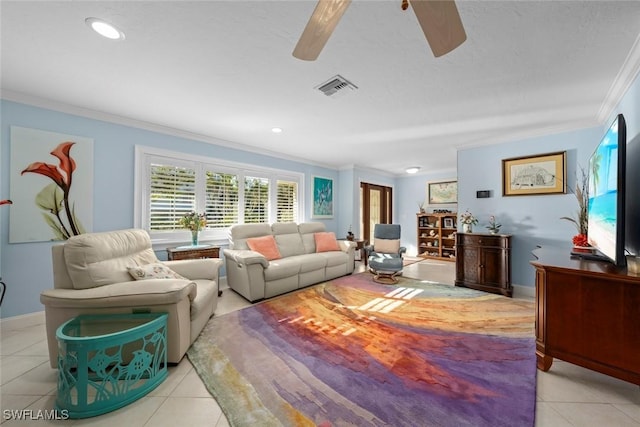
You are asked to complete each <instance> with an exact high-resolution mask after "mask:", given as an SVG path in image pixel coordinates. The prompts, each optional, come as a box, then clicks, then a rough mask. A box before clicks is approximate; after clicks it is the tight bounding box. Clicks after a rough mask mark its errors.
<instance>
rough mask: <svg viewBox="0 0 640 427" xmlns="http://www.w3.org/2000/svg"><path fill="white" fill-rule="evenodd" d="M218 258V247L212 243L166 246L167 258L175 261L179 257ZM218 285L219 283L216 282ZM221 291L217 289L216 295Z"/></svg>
mask: <svg viewBox="0 0 640 427" xmlns="http://www.w3.org/2000/svg"><path fill="white" fill-rule="evenodd" d="M201 258H220V248H219V247H218V246H212V245H198V246H178V247H175V248H167V259H168V260H169V261H176V260H181V259H201ZM218 286H220V283H218ZM221 295H222V291H221V290H220V289H218V296H221Z"/></svg>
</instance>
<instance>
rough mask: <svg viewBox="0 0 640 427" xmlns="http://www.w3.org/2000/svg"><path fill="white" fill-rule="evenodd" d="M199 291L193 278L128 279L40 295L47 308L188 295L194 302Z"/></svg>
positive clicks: (171, 300)
mask: <svg viewBox="0 0 640 427" xmlns="http://www.w3.org/2000/svg"><path fill="white" fill-rule="evenodd" d="M127 274H128V273H127ZM196 292H197V286H196V284H195V283H194V282H192V281H190V280H164V279H151V280H149V281H148V282H147V281H145V282H142V281H135V280H129V281H127V282H120V283H114V284H113V285H110V286H99V287H95V288H90V289H48V290H45V291H43V292H42V293H41V294H40V302H41V303H42V304H44V305H45V306H47V307H48V308H50V307H60V308H71V307H77V308H82V309H90V308H92V307H96V308H104V307H151V306H154V305H165V304H175V303H177V302H179V301H181V300H183V299H185V298H189V300H191V301H193V300H194V299H195V297H196Z"/></svg>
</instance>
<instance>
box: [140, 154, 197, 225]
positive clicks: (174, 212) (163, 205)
mask: <svg viewBox="0 0 640 427" xmlns="http://www.w3.org/2000/svg"><path fill="white" fill-rule="evenodd" d="M149 190H150V206H149V225H150V230H155V231H169V230H177V229H181V228H182V227H181V226H179V225H178V220H179V219H180V218H181V217H182V216H183V215H185V214H187V213H189V212H191V211H194V210H195V209H196V194H195V191H196V173H195V170H194V169H193V168H187V167H176V166H170V165H161V164H153V163H152V164H151V166H150V184H149Z"/></svg>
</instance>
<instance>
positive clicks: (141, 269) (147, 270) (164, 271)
mask: <svg viewBox="0 0 640 427" xmlns="http://www.w3.org/2000/svg"><path fill="white" fill-rule="evenodd" d="M127 270H128V271H129V274H130V275H131V277H133V278H134V279H136V280H147V279H185V280H187V278H186V277H183V276H181V275H179V274H178V273H176V272H175V271H173V270H172V269H170V268H169V267H167V266H166V265H164V264H161V263H154V264H145V265H141V266H138V267H129V268H128V269H127Z"/></svg>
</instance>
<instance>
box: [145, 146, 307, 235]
mask: <svg viewBox="0 0 640 427" xmlns="http://www.w3.org/2000/svg"><path fill="white" fill-rule="evenodd" d="M303 184H304V174H302V173H297V172H291V171H283V170H276V169H270V168H266V167H263V166H257V165H249V164H242V163H236V162H230V161H224V160H220V159H214V158H207V157H203V156H196V155H188V154H184V153H177V152H173V151H167V150H162V149H156V148H151V147H142V146H137V147H136V181H135V193H136V203H135V218H134V226H135V227H139V228H144V229H146V230H148V231H149V233H150V234H151V238H152V239H154V241H162V242H163V243H167V244H169V243H180V242H185V241H187V240H188V239H189V233H188V231H187V230H185V229H184V228H182V227H181V226H180V225H179V224H178V221H179V220H180V218H182V216H183V215H184V214H186V213H188V212H191V211H196V212H198V213H203V212H204V213H205V215H206V217H207V226H206V228H205V229H204V230H202V232H201V233H200V241H202V242H207V241H219V240H226V239H227V238H228V231H229V228H230V227H231V226H233V225H235V224H239V223H262V222H266V223H273V222H289V221H293V222H300V221H301V220H303V219H302V218H304V216H303V214H302V212H303V210H304V206H303V200H304V194H303V189H304V185H303Z"/></svg>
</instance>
